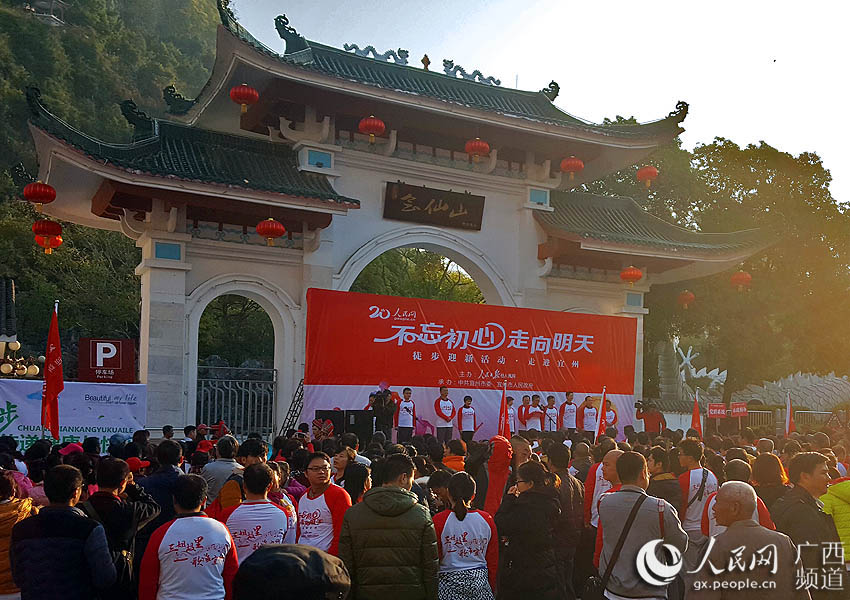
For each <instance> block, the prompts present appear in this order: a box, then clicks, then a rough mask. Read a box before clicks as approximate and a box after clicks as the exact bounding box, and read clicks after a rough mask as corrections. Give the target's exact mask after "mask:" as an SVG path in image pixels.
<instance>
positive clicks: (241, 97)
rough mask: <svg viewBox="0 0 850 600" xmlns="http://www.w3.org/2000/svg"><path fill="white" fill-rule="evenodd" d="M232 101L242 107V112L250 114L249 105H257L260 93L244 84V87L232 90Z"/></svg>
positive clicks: (238, 86) (239, 86) (240, 86)
mask: <svg viewBox="0 0 850 600" xmlns="http://www.w3.org/2000/svg"><path fill="white" fill-rule="evenodd" d="M230 99H231V100H233V101H234V102H235V103H236V104H239V105H241V106H242V112H243V113H245V112H248V105H249V104H256V103H257V101H258V100H259V99H260V92H258V91H257V90H255V89H254V88H252V87H251V86H250V85H248V84H247V83H243V84H242V85H237V86H236V87H233V88H230Z"/></svg>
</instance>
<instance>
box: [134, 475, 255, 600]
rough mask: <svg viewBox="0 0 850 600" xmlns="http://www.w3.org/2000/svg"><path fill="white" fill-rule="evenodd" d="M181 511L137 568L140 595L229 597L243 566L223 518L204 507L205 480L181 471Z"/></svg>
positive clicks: (157, 534)
mask: <svg viewBox="0 0 850 600" xmlns="http://www.w3.org/2000/svg"><path fill="white" fill-rule="evenodd" d="M172 493H173V495H174V509H175V512H176V513H177V517H176V518H175V519H172V520H171V521H169V522H168V523H166V524H165V525H162V526H161V527H159V528H158V529H157V530H156V531H154V532H153V535H151V538H150V541H149V542H148V545H147V549H146V550H145V554H144V557H143V558H142V564H141V568H140V571H139V600H222V598H224V599H225V600H229V599H230V597H231V591H232V582H233V576H234V575H235V574H236V571H237V570H238V568H239V562H238V559H237V555H236V544H234V542H233V538H232V537H231V536H230V532H229V531H228V530H227V527H225V526H224V524H223V523H220V522H218V521H216V520H215V519H213V518H211V517H208V516H207V515H205V514H204V513H203V512H201V507H202V506H203V505H204V504H205V503H206V500H207V483H206V481H204V479H203V478H202V477H201V476H199V475H181V476H180V477H178V478H177V480H176V481H175V483H174V487H173V489H172Z"/></svg>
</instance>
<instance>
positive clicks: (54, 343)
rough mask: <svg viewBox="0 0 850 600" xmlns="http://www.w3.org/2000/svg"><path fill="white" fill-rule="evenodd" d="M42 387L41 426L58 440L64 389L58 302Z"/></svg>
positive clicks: (54, 313) (54, 309) (49, 339)
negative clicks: (60, 399) (61, 398)
mask: <svg viewBox="0 0 850 600" xmlns="http://www.w3.org/2000/svg"><path fill="white" fill-rule="evenodd" d="M44 355H45V357H46V359H47V360H46V361H45V363H44V385H43V386H42V388H41V426H42V428H44V429H49V430H50V435H52V436H53V439H56V440H58V439H59V394H61V393H62V390H64V389H65V381H64V379H63V376H62V346H61V345H60V343H59V302H58V301H57V302H56V305H55V306H54V307H53V318H52V319H51V320H50V333H48V334H47V352H45V353H44Z"/></svg>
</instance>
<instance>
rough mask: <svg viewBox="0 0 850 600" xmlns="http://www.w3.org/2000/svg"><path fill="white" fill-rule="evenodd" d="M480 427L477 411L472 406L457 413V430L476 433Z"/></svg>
mask: <svg viewBox="0 0 850 600" xmlns="http://www.w3.org/2000/svg"><path fill="white" fill-rule="evenodd" d="M477 425H478V419H477V418H476V416H475V409H474V408H472V407H471V406H462V407H461V408H459V409H458V411H457V428H458V431H475V427H476V426H477Z"/></svg>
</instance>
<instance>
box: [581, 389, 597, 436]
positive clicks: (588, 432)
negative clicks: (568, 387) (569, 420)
mask: <svg viewBox="0 0 850 600" xmlns="http://www.w3.org/2000/svg"><path fill="white" fill-rule="evenodd" d="M598 418H599V411H598V410H597V408H596V405H595V404H594V400H593V397H591V396H587V397H586V398H585V399H584V402H582V403H581V406H579V407H578V411H577V416H576V423H577V424H578V426H579V428H580V429H581V430H582V431H584V436H585V437H586V438H589V439H588V441H589V443H591V444H593V443H594V441H595V437H596V425H597V422H596V421H597V419H598Z"/></svg>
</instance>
